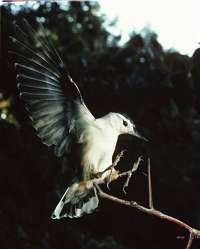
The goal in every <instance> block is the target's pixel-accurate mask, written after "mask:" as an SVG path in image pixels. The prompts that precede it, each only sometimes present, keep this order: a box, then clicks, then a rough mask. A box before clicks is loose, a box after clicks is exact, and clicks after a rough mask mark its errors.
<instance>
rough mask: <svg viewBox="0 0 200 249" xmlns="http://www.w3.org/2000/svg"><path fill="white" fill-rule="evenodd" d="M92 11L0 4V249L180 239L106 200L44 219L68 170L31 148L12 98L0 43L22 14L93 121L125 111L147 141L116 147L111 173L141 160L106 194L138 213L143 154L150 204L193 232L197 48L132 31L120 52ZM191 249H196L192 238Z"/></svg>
mask: <svg viewBox="0 0 200 249" xmlns="http://www.w3.org/2000/svg"><path fill="white" fill-rule="evenodd" d="M98 8H99V6H98V4H97V3H95V2H93V3H92V2H84V3H80V2H70V3H69V4H65V5H62V6H60V5H59V4H56V3H52V4H51V3H46V4H45V3H44V4H40V5H39V4H36V3H35V4H34V3H32V4H29V5H27V4H24V5H21V6H15V7H14V5H13V4H10V5H6V4H4V5H3V6H1V71H2V72H1V83H0V199H1V202H0V203H1V204H0V231H1V235H0V239H1V241H2V242H1V248H19V249H25V248H30V249H57V248H58V249H60V248H70V249H76V248H77V249H78V248H81V249H112V248H116V249H118V248H119V249H123V248H127V249H129V248H135V249H146V248H150V249H151V248H152V249H155V248H177V249H178V248H184V246H185V245H186V241H187V238H188V237H187V236H188V234H187V232H186V231H184V230H183V229H181V228H179V227H178V226H177V225H175V224H170V223H168V222H165V221H161V220H158V219H156V218H154V217H150V216H147V215H144V214H142V213H140V212H138V211H137V210H135V209H130V208H127V207H123V206H120V205H118V204H115V203H111V202H109V201H106V200H101V204H100V206H99V209H98V210H97V212H96V213H94V214H92V215H86V216H84V217H82V218H80V219H74V220H70V219H62V220H58V221H55V220H51V219H50V215H51V213H52V211H53V209H54V208H55V206H56V204H57V202H58V200H59V195H58V193H63V191H64V189H65V188H66V185H67V180H68V177H67V166H66V165H68V166H70V165H69V164H70V163H69V162H68V163H67V162H66V158H64V159H57V158H55V157H54V155H53V152H52V151H51V150H49V149H48V148H47V147H45V146H44V145H42V144H41V142H40V140H39V139H38V138H37V136H36V134H35V131H34V129H33V128H32V127H31V123H30V120H29V119H28V117H27V113H26V111H25V109H24V103H23V102H22V101H20V100H19V98H18V90H17V87H16V84H17V83H16V80H15V72H14V69H13V66H12V61H11V60H9V58H8V46H9V45H8V36H9V35H10V34H13V32H14V24H13V21H17V23H18V24H19V25H20V23H21V21H22V18H24V17H25V18H26V19H27V20H28V21H29V22H30V23H31V25H32V26H33V27H34V28H35V29H37V28H38V22H43V24H44V26H45V28H46V29H48V32H49V33H48V35H49V37H50V39H51V40H52V41H53V43H54V44H55V46H56V47H57V49H58V50H59V52H60V54H61V55H62V57H63V59H64V61H65V62H66V64H67V66H68V68H69V71H70V73H71V76H72V78H73V79H74V80H75V81H76V82H78V84H79V87H80V88H81V91H82V93H83V95H84V99H85V102H86V103H87V105H88V107H89V109H90V110H91V111H92V112H93V113H94V115H96V117H99V116H101V115H104V114H106V113H107V112H109V111H120V112H126V113H127V114H129V115H130V116H131V117H132V118H133V120H134V121H135V123H136V125H137V127H138V128H139V130H140V132H141V133H142V134H143V135H144V136H146V137H147V138H148V139H149V140H150V142H149V143H148V144H147V143H142V142H141V141H139V140H137V139H133V140H129V139H125V140H124V139H122V140H121V142H120V143H119V145H118V149H120V148H127V149H128V152H127V153H126V155H125V157H124V158H123V159H122V161H121V162H120V169H121V170H125V169H126V168H130V166H131V163H132V162H133V161H134V160H135V159H136V158H137V157H138V156H139V155H141V154H142V155H143V156H144V159H145V160H144V163H143V164H142V165H141V167H140V168H139V170H138V171H137V172H136V174H135V176H134V177H133V179H132V180H131V183H130V185H129V188H128V190H127V192H128V194H127V196H123V194H122V184H123V181H121V180H120V181H119V182H118V183H113V184H111V192H110V193H111V194H113V195H116V196H119V197H123V198H127V199H129V200H135V201H137V202H138V203H140V204H142V205H146V206H147V203H148V198H147V197H148V196H147V194H148V189H147V179H146V177H145V176H144V173H146V172H147V166H146V165H147V157H148V156H149V157H150V158H151V165H152V180H153V194H154V203H155V207H156V208H157V209H159V210H162V211H164V212H166V213H167V214H169V215H173V216H175V217H177V218H180V219H182V220H184V221H186V222H188V223H189V224H190V225H192V226H193V227H196V228H200V200H199V196H200V153H199V152H200V49H197V50H196V51H194V54H193V56H192V57H188V56H186V55H181V54H180V53H179V52H174V51H164V50H163V48H162V45H161V44H159V43H158V41H157V36H156V34H154V33H152V32H150V31H149V30H148V29H147V30H146V32H145V35H143V36H141V35H140V34H136V33H134V32H133V34H132V36H131V37H130V40H129V41H128V42H127V43H126V44H125V45H124V46H123V47H120V46H119V45H118V41H119V39H120V37H115V36H113V35H111V34H110V33H108V31H107V30H106V28H105V26H104V21H105V20H106V17H104V16H99V15H98V14H99V11H98ZM177 15H178V13H177ZM188 18H189V17H188ZM113 25H114V24H113ZM177 236H178V237H179V239H178V238H177ZM180 238H181V239H180ZM192 248H193V249H195V248H196V249H197V248H200V241H198V240H195V241H194V243H193V246H192Z"/></svg>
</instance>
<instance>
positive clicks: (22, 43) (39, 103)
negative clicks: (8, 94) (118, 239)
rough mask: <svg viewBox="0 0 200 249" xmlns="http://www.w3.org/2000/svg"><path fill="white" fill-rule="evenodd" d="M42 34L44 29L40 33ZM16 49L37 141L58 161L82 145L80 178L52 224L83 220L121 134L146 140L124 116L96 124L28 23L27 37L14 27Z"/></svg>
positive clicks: (21, 84)
mask: <svg viewBox="0 0 200 249" xmlns="http://www.w3.org/2000/svg"><path fill="white" fill-rule="evenodd" d="M41 29H43V27H41ZM11 40H12V44H13V45H16V46H15V49H14V50H12V51H10V53H11V54H14V55H15V60H16V63H15V67H16V70H17V81H18V85H19V90H20V96H21V97H22V99H23V100H24V101H25V104H26V107H27V109H28V112H29V116H30V118H31V120H32V124H33V127H34V128H35V129H36V131H37V135H38V136H39V137H40V138H41V140H42V142H43V143H44V144H46V145H47V146H53V147H54V152H55V154H56V155H57V156H62V155H63V154H64V153H65V152H66V153H71V150H72V147H73V144H74V143H75V144H78V145H79V146H78V147H77V148H78V155H79V158H78V159H79V160H78V165H77V166H76V167H77V171H78V176H77V178H76V181H75V182H74V183H73V184H71V185H70V186H69V187H68V188H67V190H66V192H65V193H64V195H63V197H62V198H61V200H60V201H59V203H58V205H57V207H56V208H55V210H54V212H53V214H52V218H53V219H59V218H62V217H70V218H73V217H80V216H82V215H83V214H84V213H91V212H93V210H95V209H96V208H97V206H98V203H99V200H98V195H97V190H96V188H95V186H94V184H93V181H92V179H93V177H94V175H96V174H98V173H100V172H104V173H103V174H102V175H101V176H100V177H101V180H103V179H105V178H106V177H108V174H109V171H106V169H107V168H108V167H110V166H111V165H112V157H113V153H114V150H115V146H116V143H117V140H118V136H119V135H120V134H130V135H133V136H137V137H139V138H143V137H141V136H140V135H139V133H138V132H137V130H136V127H135V125H134V123H133V122H132V121H131V119H129V118H127V117H126V116H125V115H122V114H120V113H113V112H111V113H109V114H107V115H105V116H103V117H101V118H97V119H96V118H95V117H94V116H93V115H92V114H91V112H90V111H89V109H88V108H87V106H86V105H85V103H84V100H83V98H82V95H81V92H80V90H79V88H78V86H77V85H76V83H75V82H74V81H73V80H72V79H71V77H70V76H69V75H68V73H67V71H66V70H65V66H64V63H63V61H62V59H61V58H60V56H59V54H58V52H57V51H56V50H55V48H54V47H53V45H52V44H51V42H50V41H49V40H48V38H47V36H46V34H45V31H44V29H43V35H42V36H39V35H38V33H36V32H35V31H34V30H33V29H32V27H31V26H30V25H29V23H28V22H27V21H26V20H24V31H22V30H21V28H19V27H18V26H16V37H11Z"/></svg>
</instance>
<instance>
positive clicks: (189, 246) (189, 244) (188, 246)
mask: <svg viewBox="0 0 200 249" xmlns="http://www.w3.org/2000/svg"><path fill="white" fill-rule="evenodd" d="M193 239H194V233H193V232H192V231H191V232H190V236H189V240H188V243H187V246H186V249H190V248H191V245H192V242H193Z"/></svg>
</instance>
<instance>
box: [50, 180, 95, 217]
mask: <svg viewBox="0 0 200 249" xmlns="http://www.w3.org/2000/svg"><path fill="white" fill-rule="evenodd" d="M78 188H79V184H78V183H75V184H73V185H72V186H70V187H69V188H68V189H67V190H66V192H65V193H64V195H63V196H62V198H61V200H60V201H59V203H58V205H57V206H56V208H55V210H54V212H53V214H52V216H51V218H52V219H61V218H64V217H69V218H79V217H81V216H82V215H83V214H85V213H86V214H90V213H92V212H93V211H94V210H95V209H96V208H97V207H98V204H99V198H98V196H97V190H96V188H95V187H92V188H91V189H89V190H88V189H87V190H85V191H84V192H81V194H80V192H78Z"/></svg>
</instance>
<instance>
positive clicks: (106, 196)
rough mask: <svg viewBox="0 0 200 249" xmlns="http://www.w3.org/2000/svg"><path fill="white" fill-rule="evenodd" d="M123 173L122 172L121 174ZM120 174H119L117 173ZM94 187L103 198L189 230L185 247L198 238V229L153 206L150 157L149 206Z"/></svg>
mask: <svg viewBox="0 0 200 249" xmlns="http://www.w3.org/2000/svg"><path fill="white" fill-rule="evenodd" d="M121 175H123V173H122V174H121ZM119 176H120V175H119ZM96 188H97V190H98V192H99V196H100V197H101V198H104V199H108V200H110V201H113V202H116V203H119V204H121V205H125V206H128V207H132V208H136V209H137V210H139V211H141V212H143V213H145V214H148V215H151V216H155V217H157V218H159V219H162V220H166V221H169V222H172V223H175V224H177V225H178V226H180V227H182V228H184V229H186V230H188V232H189V234H190V235H189V240H188V243H187V246H186V249H190V248H191V245H192V242H193V240H194V238H198V239H200V230H198V229H195V228H193V227H191V226H190V225H188V224H187V223H185V222H183V221H181V220H179V219H177V218H174V217H172V216H169V215H167V214H165V213H163V212H161V211H159V210H156V209H155V208H154V207H153V197H152V185H151V167H150V159H148V192H149V208H146V207H144V206H142V205H140V204H138V203H137V202H135V201H128V200H124V199H120V198H118V197H115V196H112V195H110V194H107V193H105V192H104V191H103V190H102V189H101V188H100V187H99V185H98V184H96Z"/></svg>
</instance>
